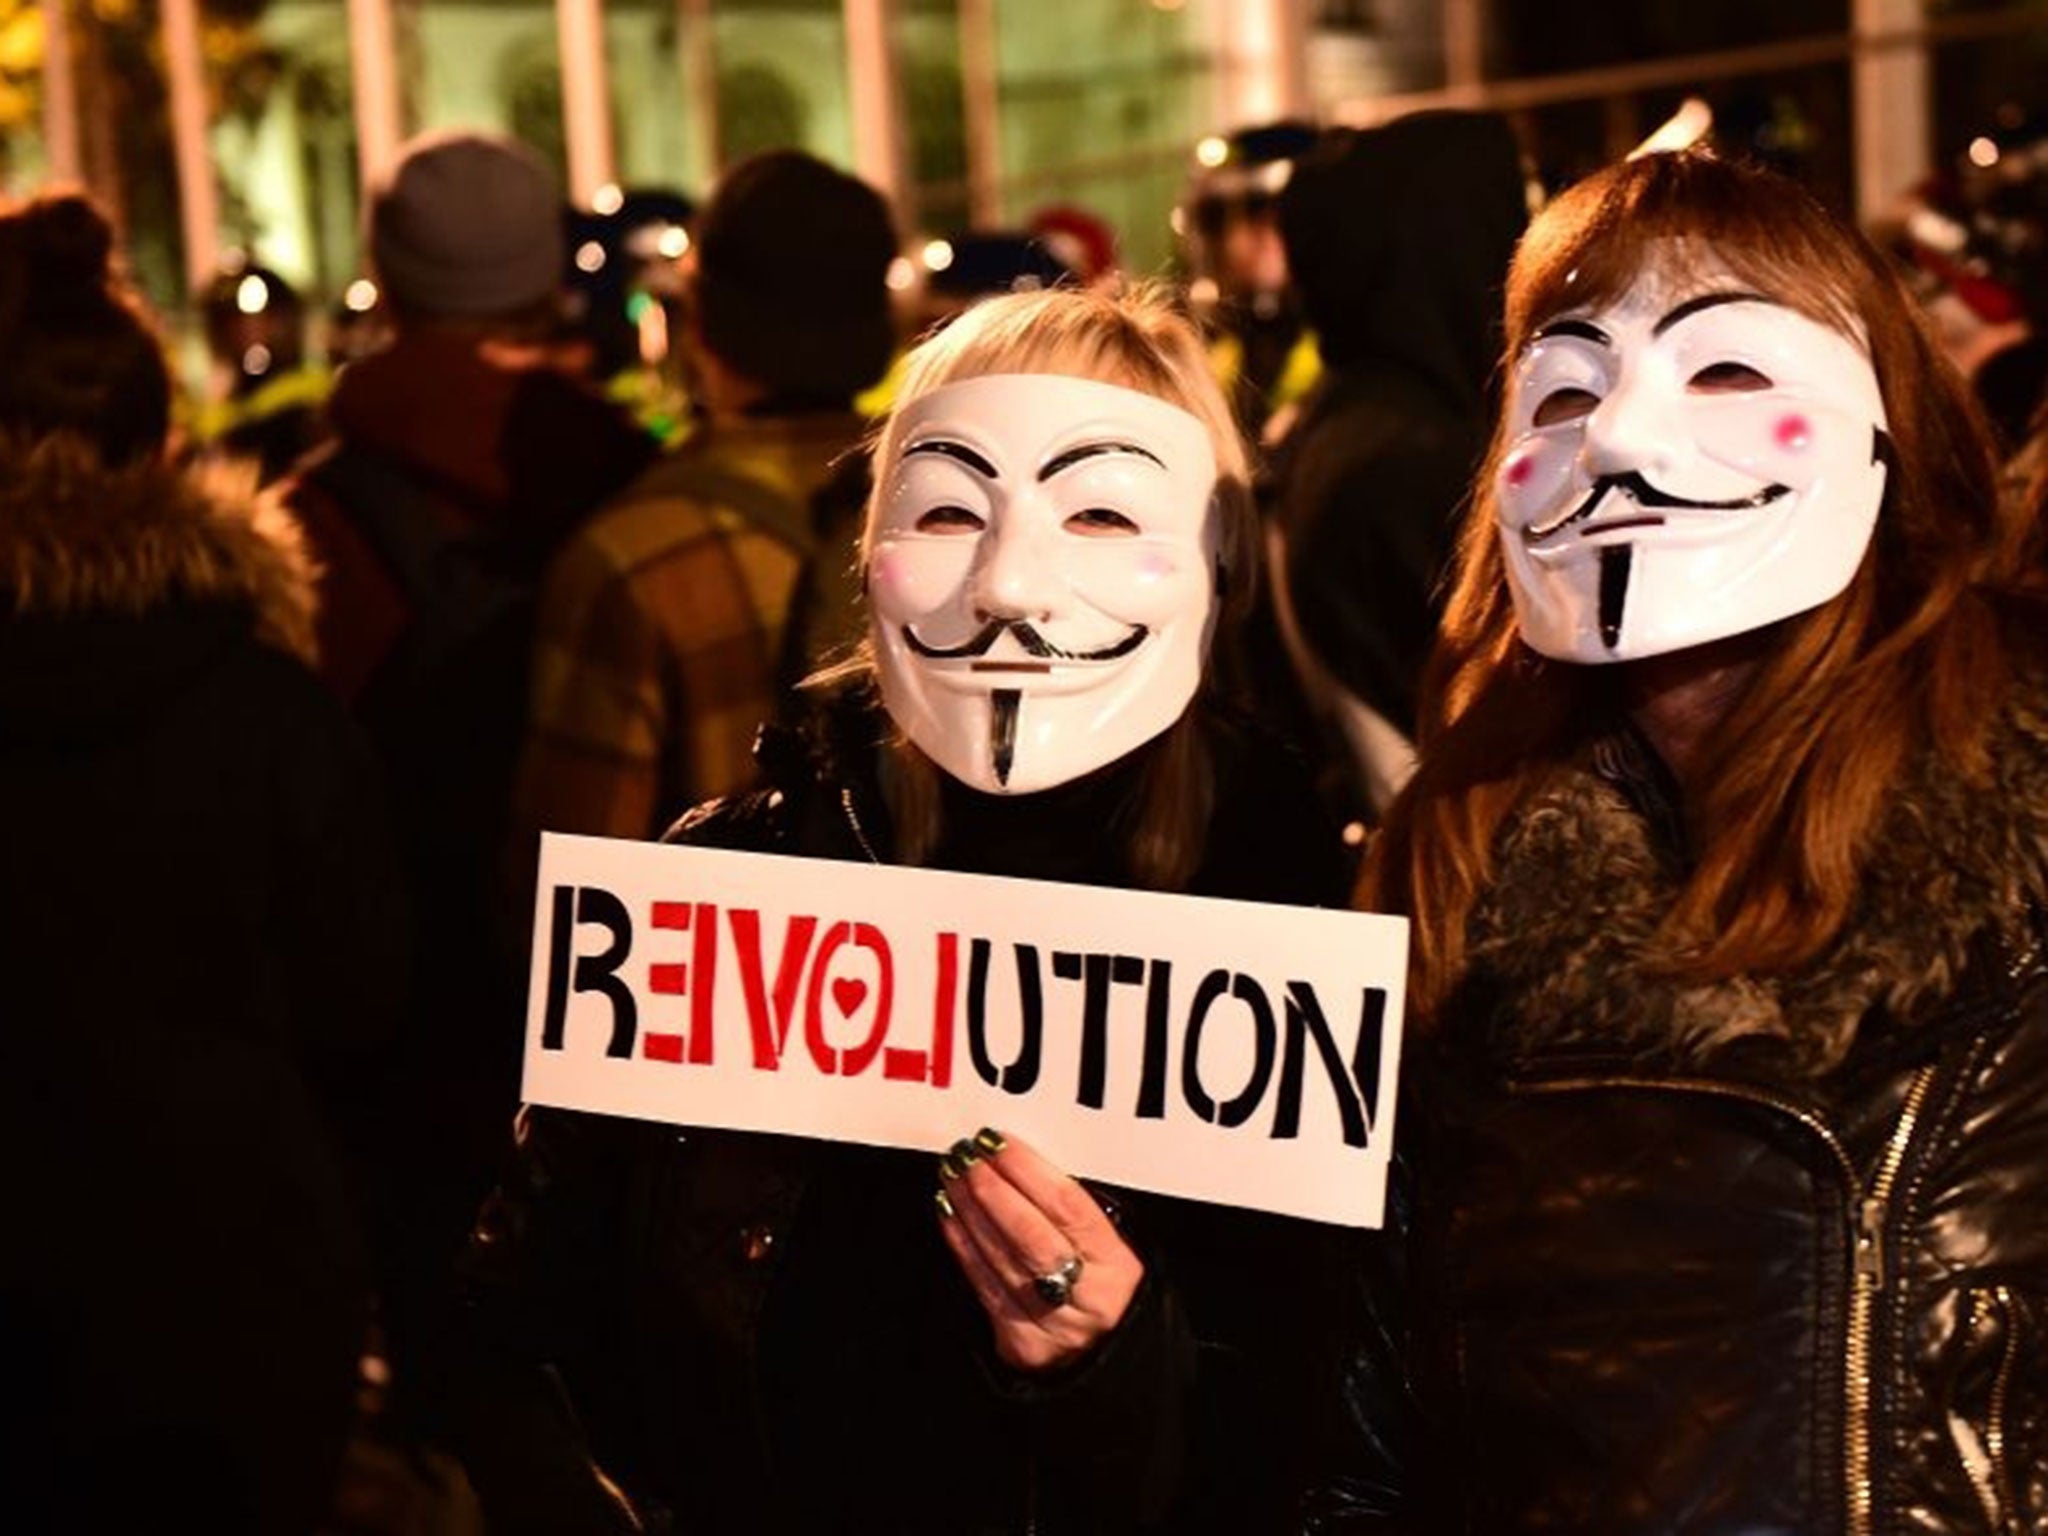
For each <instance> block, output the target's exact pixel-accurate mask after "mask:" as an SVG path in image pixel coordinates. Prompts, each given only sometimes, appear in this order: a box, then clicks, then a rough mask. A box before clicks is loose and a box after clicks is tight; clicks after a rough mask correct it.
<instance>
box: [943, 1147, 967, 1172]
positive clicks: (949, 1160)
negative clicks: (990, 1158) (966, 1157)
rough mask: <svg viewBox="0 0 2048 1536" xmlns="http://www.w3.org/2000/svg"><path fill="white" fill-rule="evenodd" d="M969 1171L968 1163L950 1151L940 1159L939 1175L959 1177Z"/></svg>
mask: <svg viewBox="0 0 2048 1536" xmlns="http://www.w3.org/2000/svg"><path fill="white" fill-rule="evenodd" d="M966 1171H967V1165H966V1164H965V1163H963V1162H961V1161H960V1159H959V1158H957V1157H955V1156H954V1155H953V1154H952V1153H950V1152H948V1153H946V1154H945V1155H944V1156H942V1157H941V1158H940V1159H939V1177H940V1178H942V1179H957V1178H959V1177H960V1176H961V1175H962V1174H963V1173H965V1172H966Z"/></svg>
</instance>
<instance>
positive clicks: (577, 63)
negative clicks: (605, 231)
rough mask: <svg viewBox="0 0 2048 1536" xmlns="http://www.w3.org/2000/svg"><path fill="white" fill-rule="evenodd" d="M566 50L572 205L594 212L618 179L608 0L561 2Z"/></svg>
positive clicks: (558, 22) (558, 15)
mask: <svg viewBox="0 0 2048 1536" xmlns="http://www.w3.org/2000/svg"><path fill="white" fill-rule="evenodd" d="M555 27H556V31H557V34H558V35H559V37H560V38H561V44H562V126H563V129H564V131H565V135H566V137H567V139H568V141H569V200H570V201H571V202H573V203H575V204H576V206H577V207H579V208H588V207H589V206H590V205H591V202H592V200H593V199H594V198H595V197H596V196H597V191H598V188H600V187H604V186H609V185H610V184H611V183H612V182H613V181H614V180H616V179H617V176H618V170H617V160H616V157H615V155H614V151H613V148H612V106H611V95H612V93H611V86H610V83H609V80H608V79H607V70H606V67H605V56H604V0H555Z"/></svg>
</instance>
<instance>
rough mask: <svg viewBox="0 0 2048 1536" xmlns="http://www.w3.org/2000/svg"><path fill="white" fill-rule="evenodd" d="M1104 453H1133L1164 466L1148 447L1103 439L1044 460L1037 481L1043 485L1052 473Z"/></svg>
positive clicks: (1162, 461) (1077, 445) (1079, 445)
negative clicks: (1043, 465)
mask: <svg viewBox="0 0 2048 1536" xmlns="http://www.w3.org/2000/svg"><path fill="white" fill-rule="evenodd" d="M1105 453H1135V454H1136V455H1137V456H1138V457H1139V458H1141V459H1150V460H1151V461H1152V462H1153V463H1154V464H1157V465H1158V466H1159V467H1160V468H1161V469H1164V468H1166V461H1165V460H1163V459H1161V458H1160V457H1159V455H1158V454H1156V453H1154V452H1153V451H1152V450H1151V449H1150V448H1141V447H1139V446H1138V445H1137V444H1136V443H1127V442H1123V441H1121V440H1112V439H1104V440H1103V441H1102V442H1099V443H1078V444H1076V445H1075V446H1074V447H1072V448H1069V449H1067V450H1065V451H1064V452H1062V453H1056V454H1054V455H1053V456H1052V457H1051V458H1049V459H1047V460H1046V461H1045V467H1044V468H1043V469H1041V470H1039V472H1038V483H1039V484H1040V485H1043V484H1045V482H1046V481H1048V480H1050V479H1051V478H1052V477H1053V476H1054V475H1057V474H1060V473H1061V472H1062V471H1065V470H1069V469H1072V468H1073V467H1074V466H1075V465H1076V464H1079V463H1080V462H1081V461H1082V460H1083V459H1093V458H1097V457H1099V456H1101V455H1102V454H1105Z"/></svg>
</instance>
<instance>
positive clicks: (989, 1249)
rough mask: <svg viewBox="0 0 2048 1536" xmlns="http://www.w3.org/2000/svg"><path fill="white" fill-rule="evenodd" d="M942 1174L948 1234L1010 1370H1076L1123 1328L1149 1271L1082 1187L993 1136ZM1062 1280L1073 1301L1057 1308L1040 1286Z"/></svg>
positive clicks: (978, 1140) (951, 1161) (959, 1149)
mask: <svg viewBox="0 0 2048 1536" xmlns="http://www.w3.org/2000/svg"><path fill="white" fill-rule="evenodd" d="M940 1177H941V1178H942V1179H943V1180H944V1187H943V1188H941V1189H940V1191H939V1214H940V1216H941V1217H942V1218H944V1219H943V1220H942V1221H941V1223H940V1229H941V1231H942V1232H943V1233H944V1234H945V1239H946V1246H947V1247H948V1248H950V1249H951V1250H952V1251H953V1258H954V1259H955V1261H956V1262H958V1264H959V1265H960V1272H961V1273H962V1274H963V1275H965V1276H966V1277H967V1283H968V1284H969V1285H970V1286H972V1287H973V1289H974V1295H975V1299H976V1300H978V1301H979V1302H980V1303H981V1306H982V1310H983V1311H984V1312H986V1313H988V1319H989V1322H990V1323H991V1324H993V1325H994V1328H995V1344H996V1354H997V1356H998V1357H999V1358H1001V1360H1002V1361H1003V1363H1004V1364H1005V1365H1009V1366H1012V1367H1014V1368H1015V1369H1017V1370H1020V1371H1045V1370H1052V1369H1055V1368H1057V1367H1059V1366H1063V1365H1069V1364H1071V1363H1073V1362H1074V1361H1075V1360H1077V1359H1079V1358H1080V1357H1081V1356H1082V1355H1084V1354H1086V1353H1087V1352H1088V1351H1089V1350H1091V1349H1093V1348H1094V1347H1095V1346H1096V1344H1098V1343H1100V1342H1101V1340H1102V1339H1103V1338H1104V1337H1105V1336H1106V1335H1107V1334H1109V1333H1110V1332H1111V1331H1112V1330H1113V1329H1114V1328H1115V1327H1116V1326H1117V1324H1118V1323H1120V1322H1122V1321H1123V1317H1124V1313H1125V1311H1126V1310H1127V1309H1128V1308H1129V1307H1130V1304H1131V1298H1132V1297H1133V1296H1135V1295H1136V1294H1137V1291H1138V1282H1139V1281H1140V1280H1142V1279H1143V1278H1144V1277H1145V1265H1144V1262H1143V1261H1142V1260H1141V1259H1139V1257H1138V1256H1137V1254H1135V1253H1133V1252H1132V1251H1131V1245H1130V1244H1129V1243H1126V1242H1125V1241H1124V1239H1123V1234H1122V1233H1120V1232H1118V1231H1117V1229H1116V1228H1115V1227H1114V1226H1113V1225H1111V1223H1110V1220H1109V1218H1108V1217H1107V1216H1106V1215H1104V1214H1103V1211H1102V1207H1101V1206H1099V1205H1097V1204H1096V1203H1095V1200H1094V1197H1093V1196H1091V1195H1090V1194H1089V1193H1088V1191H1087V1190H1085V1189H1083V1188H1082V1187H1081V1186H1080V1184H1078V1183H1077V1182H1075V1181H1074V1180H1073V1179H1070V1178H1068V1177H1067V1175H1065V1174H1064V1173H1061V1172H1060V1171H1059V1170H1058V1169H1057V1168H1055V1167H1053V1166H1052V1165H1051V1164H1050V1163H1048V1162H1047V1161H1046V1160H1045V1159H1044V1158H1042V1157H1040V1156H1039V1155H1038V1154H1037V1153H1036V1152H1034V1151H1032V1150H1031V1148H1030V1147H1028V1146H1026V1145H1024V1143H1022V1142H1020V1141H1011V1140H1008V1139H1007V1138H1005V1137H1003V1136H1000V1135H998V1134H997V1133H996V1132H994V1131H987V1130H984V1131H981V1132H979V1133H978V1134H977V1135H976V1136H975V1138H974V1140H973V1141H971V1142H969V1141H963V1142H959V1143H956V1144H955V1146H954V1148H953V1150H952V1151H951V1152H949V1153H947V1154H946V1156H945V1158H944V1159H942V1160H941V1162H940ZM1076 1261H1078V1264H1077V1263H1076ZM1062 1274H1065V1275H1066V1276H1067V1277H1068V1282H1069V1283H1068V1284H1067V1285H1066V1286H1064V1287H1056V1289H1064V1290H1065V1291H1066V1299H1065V1300H1064V1301H1061V1302H1057V1303H1055V1302H1054V1301H1052V1300H1051V1299H1050V1298H1049V1297H1048V1296H1047V1295H1046V1294H1045V1289H1046V1288H1045V1287H1044V1286H1043V1285H1042V1284H1041V1281H1042V1279H1044V1278H1045V1277H1049V1276H1059V1275H1062Z"/></svg>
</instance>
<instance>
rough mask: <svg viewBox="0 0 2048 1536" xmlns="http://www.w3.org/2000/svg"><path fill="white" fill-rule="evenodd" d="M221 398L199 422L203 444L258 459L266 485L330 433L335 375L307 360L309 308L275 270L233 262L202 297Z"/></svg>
mask: <svg viewBox="0 0 2048 1536" xmlns="http://www.w3.org/2000/svg"><path fill="white" fill-rule="evenodd" d="M200 309H201V312H202V314H203V315H204V316H205V319H206V346H207V350H208V352H210V353H211V354H212V357H213V365H214V376H215V386H214V387H215V390H216V393H215V395H214V397H213V398H212V399H210V400H209V401H207V403H206V404H205V405H203V406H202V407H201V408H200V410H199V415H198V419H197V421H196V422H195V423H194V426H195V428H196V435H197V437H198V439H199V441H200V443H201V445H202V446H203V447H204V448H205V449H206V450H207V451H208V452H210V453H212V454H214V455H217V456H225V457H228V458H252V459H254V460H255V461H256V463H257V465H258V466H259V468H260V471H261V474H262V478H263V479H264V480H265V481H266V482H267V481H271V480H275V479H277V478H278V476H280V475H282V474H283V473H284V472H285V471H286V470H288V469H290V468H291V467H292V465H293V464H295V463H296V462H297V461H298V460H299V459H300V458H301V457H302V456H303V455H304V454H306V453H307V452H308V451H309V450H311V449H312V448H314V447H315V446H317V445H318V444H319V442H320V441H321V439H322V437H323V436H324V435H325V431H326V422H325V415H324V408H325V406H326V403H327V396H328V393H329V391H331V390H332V389H333V388H334V376H333V374H331V373H330V372H329V371H328V370H327V369H326V368H325V367H324V366H322V365H321V364H320V363H318V362H316V361H313V360H311V359H309V358H308V357H307V355H306V304H305V301H304V300H303V299H301V298H300V297H299V293H298V290H297V289H295V288H294V287H292V285H291V284H290V283H288V282H286V281H285V280H284V279H283V278H282V277H280V276H279V275H278V274H277V273H275V272H273V271H271V270H270V269H269V268H268V267H260V266H256V265H255V264H253V263H251V262H249V261H247V260H235V261H230V262H229V263H228V264H227V265H226V266H224V267H222V268H221V270H220V271H219V272H218V273H216V274H215V276H214V279H213V281H212V282H211V283H209V284H208V285H207V288H206V292H205V293H204V294H203V295H202V296H201V299H200Z"/></svg>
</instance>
